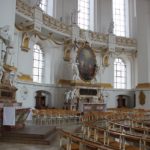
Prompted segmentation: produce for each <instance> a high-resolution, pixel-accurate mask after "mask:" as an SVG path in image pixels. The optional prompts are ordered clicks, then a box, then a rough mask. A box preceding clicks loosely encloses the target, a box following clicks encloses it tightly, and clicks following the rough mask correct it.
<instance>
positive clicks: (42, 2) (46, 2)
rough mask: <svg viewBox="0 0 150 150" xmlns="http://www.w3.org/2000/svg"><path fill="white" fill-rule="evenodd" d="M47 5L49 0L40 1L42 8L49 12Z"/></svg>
mask: <svg viewBox="0 0 150 150" xmlns="http://www.w3.org/2000/svg"><path fill="white" fill-rule="evenodd" d="M47 7H48V1H47V0H41V1H40V8H41V9H42V10H43V11H44V12H47Z"/></svg>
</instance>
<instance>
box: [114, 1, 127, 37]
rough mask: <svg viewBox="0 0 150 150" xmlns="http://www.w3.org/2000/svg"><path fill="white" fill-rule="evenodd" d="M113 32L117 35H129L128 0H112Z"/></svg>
mask: <svg viewBox="0 0 150 150" xmlns="http://www.w3.org/2000/svg"><path fill="white" fill-rule="evenodd" d="M113 21H114V33H115V34H116V35H117V36H126V37H128V36H129V10H128V0H113Z"/></svg>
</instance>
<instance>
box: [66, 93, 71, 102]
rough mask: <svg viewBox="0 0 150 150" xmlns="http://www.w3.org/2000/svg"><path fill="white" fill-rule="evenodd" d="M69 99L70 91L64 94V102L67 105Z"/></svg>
mask: <svg viewBox="0 0 150 150" xmlns="http://www.w3.org/2000/svg"><path fill="white" fill-rule="evenodd" d="M70 99H71V90H69V91H67V92H65V100H66V102H67V103H68V101H69V100H70Z"/></svg>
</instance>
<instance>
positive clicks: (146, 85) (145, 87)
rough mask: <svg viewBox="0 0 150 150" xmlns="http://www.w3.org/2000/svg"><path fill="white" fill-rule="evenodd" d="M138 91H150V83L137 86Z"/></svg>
mask: <svg viewBox="0 0 150 150" xmlns="http://www.w3.org/2000/svg"><path fill="white" fill-rule="evenodd" d="M136 88H137V89H150V83H139V84H138V85H137V86H136Z"/></svg>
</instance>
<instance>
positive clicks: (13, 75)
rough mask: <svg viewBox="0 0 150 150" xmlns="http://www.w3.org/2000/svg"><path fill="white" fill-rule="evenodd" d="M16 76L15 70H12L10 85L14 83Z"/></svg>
mask: <svg viewBox="0 0 150 150" xmlns="http://www.w3.org/2000/svg"><path fill="white" fill-rule="evenodd" d="M15 77H16V74H15V72H13V71H11V72H10V73H9V81H10V85H11V86H13V85H14V80H15Z"/></svg>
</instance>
